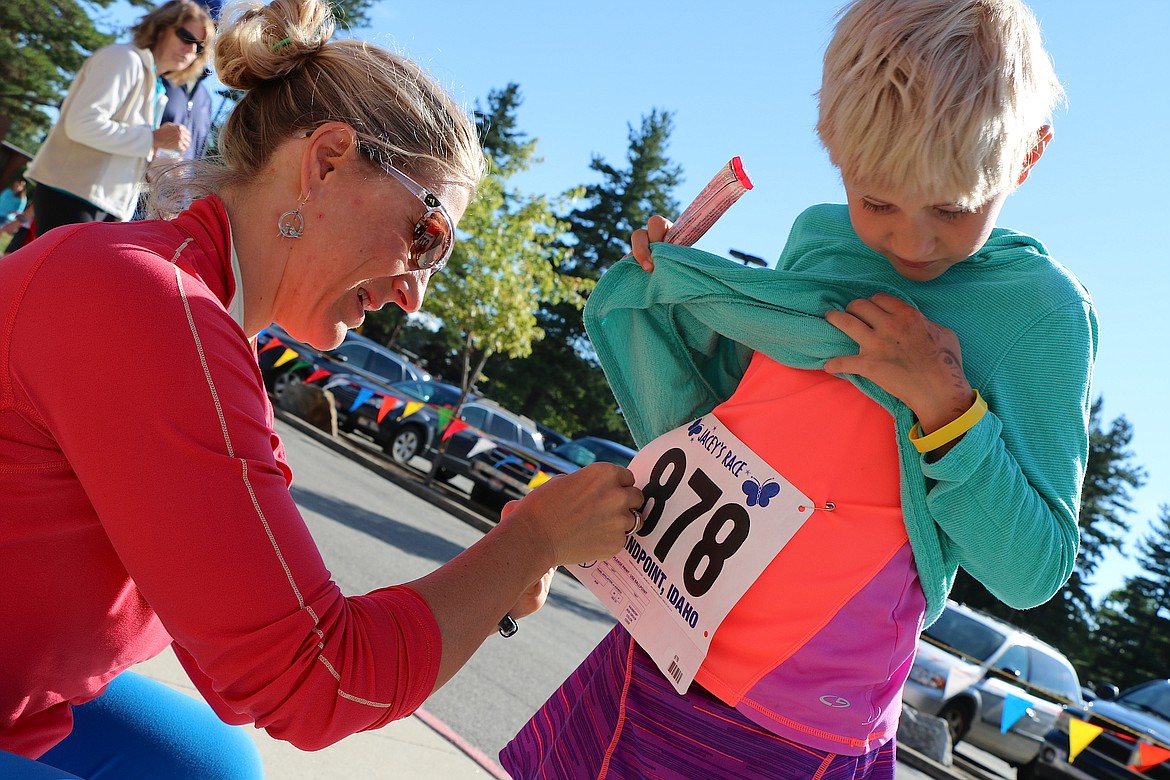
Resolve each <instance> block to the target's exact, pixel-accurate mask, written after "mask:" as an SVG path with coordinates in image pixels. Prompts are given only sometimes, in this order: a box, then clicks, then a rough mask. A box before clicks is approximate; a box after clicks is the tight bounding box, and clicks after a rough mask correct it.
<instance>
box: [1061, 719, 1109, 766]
mask: <svg viewBox="0 0 1170 780" xmlns="http://www.w3.org/2000/svg"><path fill="white" fill-rule="evenodd" d="M1104 730H1105V729H1103V728H1101V727H1100V726H1094V725H1093V724H1092V723H1086V722H1085V721H1083V720H1080V719H1079V718H1069V721H1068V762H1069V763H1070V764H1071V763H1072V762H1073V761H1076V760H1077V756H1079V755H1080V754H1081V751H1082V750H1084V749H1085V748H1087V747H1088V746H1089V743H1090V742H1092V741H1093V740H1094V739H1096V738H1097V737H1098V736H1099V735H1100V734H1101V732H1102V731H1104Z"/></svg>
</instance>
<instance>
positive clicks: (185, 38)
mask: <svg viewBox="0 0 1170 780" xmlns="http://www.w3.org/2000/svg"><path fill="white" fill-rule="evenodd" d="M175 35H177V36H178V37H179V40H180V41H182V42H183V43H185V44H187V45H191V44H195V53H196V54H202V53H203V47H204V46H205V45H206V41H202V40H200V39H198V38H196V37H195V36H194V35H192V34H191V31H190V30H188V29H187V28H186V27H176V28H175Z"/></svg>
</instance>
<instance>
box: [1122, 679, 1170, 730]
mask: <svg viewBox="0 0 1170 780" xmlns="http://www.w3.org/2000/svg"><path fill="white" fill-rule="evenodd" d="M1117 703H1118V704H1124V705H1125V706H1126V707H1131V708H1133V709H1135V710H1141V711H1142V712H1148V713H1149V714H1151V715H1156V716H1158V717H1159V718H1162V719H1163V720H1167V721H1170V681H1163V682H1159V683H1154V684H1152V685H1145V686H1142V687H1141V688H1135V689H1134V690H1132V691H1127V692H1126V693H1124V694H1123V695H1122V696H1121V698H1119V699H1118V700H1117Z"/></svg>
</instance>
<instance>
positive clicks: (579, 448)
mask: <svg viewBox="0 0 1170 780" xmlns="http://www.w3.org/2000/svg"><path fill="white" fill-rule="evenodd" d="M553 454H554V455H557V456H559V457H562V458H564V459H565V460H567V461H569V462H570V463H575V464H576V465H578V466H581V467H585V466H588V465H589V464H590V463H596V462H598V461H601V462H602V463H616V464H617V465H619V466H628V465H629V464H630V458H629V456H628V455H626V454H625V453H623V452H621V451H619V450H615V449H613V448H611V447H607V446H606V445H605V444H603V443H602V442H597V441H592V440H589V439H581V440H578V441H570V442H566V443H564V444H562V445H560V446H558V447H556V448H554V449H553Z"/></svg>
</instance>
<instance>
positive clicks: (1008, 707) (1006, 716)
mask: <svg viewBox="0 0 1170 780" xmlns="http://www.w3.org/2000/svg"><path fill="white" fill-rule="evenodd" d="M1028 708H1029V704H1028V700H1027V699H1021V698H1020V697H1019V696H1014V695H1012V694H1010V693H1009V694H1008V695H1007V696H1006V697H1004V700H1003V714H1002V715H1000V717H999V730H1000V732H1001V733H1003V734H1006V733H1008V729H1010V728H1011V727H1012V726H1014V725H1016V721H1017V720H1019V719H1020V718H1022V717H1024V713H1025V712H1027V711H1028Z"/></svg>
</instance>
